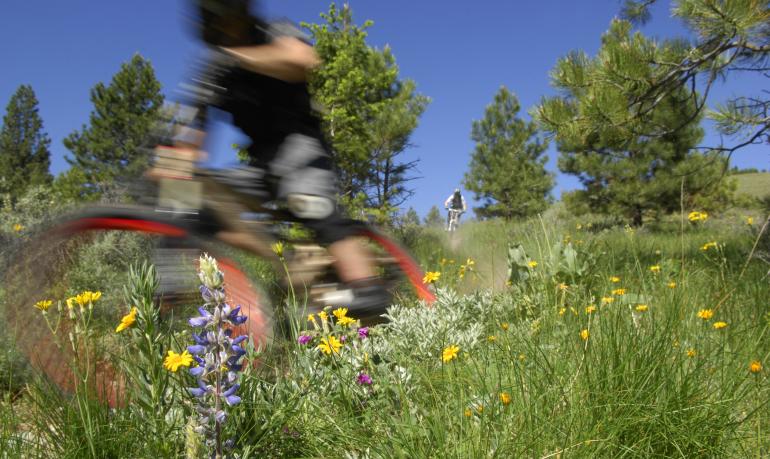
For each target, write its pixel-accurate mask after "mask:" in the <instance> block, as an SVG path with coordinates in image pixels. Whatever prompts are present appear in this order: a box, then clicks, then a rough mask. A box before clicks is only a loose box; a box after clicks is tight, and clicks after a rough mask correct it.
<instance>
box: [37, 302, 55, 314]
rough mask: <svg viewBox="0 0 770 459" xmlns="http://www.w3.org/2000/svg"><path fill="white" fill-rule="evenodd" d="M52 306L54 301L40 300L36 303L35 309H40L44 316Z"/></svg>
mask: <svg viewBox="0 0 770 459" xmlns="http://www.w3.org/2000/svg"><path fill="white" fill-rule="evenodd" d="M52 304H53V301H51V300H40V301H38V302H37V303H35V307H36V308H38V309H39V310H40V311H41V312H42V313H43V314H45V313H46V312H48V308H50V307H51V305H52Z"/></svg>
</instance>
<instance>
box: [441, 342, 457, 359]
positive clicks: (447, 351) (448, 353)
mask: <svg viewBox="0 0 770 459" xmlns="http://www.w3.org/2000/svg"><path fill="white" fill-rule="evenodd" d="M458 352H460V346H456V345H454V344H452V345H451V346H449V347H446V348H444V351H443V352H442V353H441V361H442V362H444V363H449V362H451V361H452V360H453V359H455V358H457V353H458Z"/></svg>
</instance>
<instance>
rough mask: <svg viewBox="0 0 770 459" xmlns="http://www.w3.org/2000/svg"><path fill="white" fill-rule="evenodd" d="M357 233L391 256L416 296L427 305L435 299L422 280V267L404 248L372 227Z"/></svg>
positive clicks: (363, 228) (364, 228)
mask: <svg viewBox="0 0 770 459" xmlns="http://www.w3.org/2000/svg"><path fill="white" fill-rule="evenodd" d="M359 235H360V236H361V237H363V238H365V239H368V240H369V241H371V242H373V243H374V244H376V245H377V246H379V247H380V248H382V250H384V251H385V253H387V254H388V255H389V256H390V257H392V259H393V260H394V261H395V264H396V265H397V266H398V268H399V270H400V271H401V272H402V273H403V275H404V277H405V278H406V280H407V281H408V282H409V284H410V285H411V286H412V288H413V289H414V291H415V293H416V294H417V297H418V298H420V299H421V300H423V301H425V302H426V303H427V304H428V305H430V304H432V303H433V302H434V301H436V295H434V294H433V292H432V291H431V290H430V288H429V287H428V286H427V285H426V284H425V283H423V281H422V279H423V276H424V275H425V274H424V273H423V272H422V269H420V265H418V264H417V262H416V261H414V259H413V258H412V256H411V255H409V252H407V251H406V249H404V248H403V247H401V245H400V244H398V243H397V242H396V241H394V240H393V239H391V238H389V237H388V236H386V235H385V234H383V233H382V232H381V231H378V230H376V229H375V228H372V227H362V228H361V229H360V230H359Z"/></svg>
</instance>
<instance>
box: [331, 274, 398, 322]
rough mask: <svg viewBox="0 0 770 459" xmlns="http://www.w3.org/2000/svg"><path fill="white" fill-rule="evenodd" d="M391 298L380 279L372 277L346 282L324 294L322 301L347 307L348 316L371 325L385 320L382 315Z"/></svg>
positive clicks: (333, 305) (335, 305)
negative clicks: (339, 287) (335, 289)
mask: <svg viewBox="0 0 770 459" xmlns="http://www.w3.org/2000/svg"><path fill="white" fill-rule="evenodd" d="M392 299H393V297H392V295H391V294H390V292H389V291H388V289H387V288H386V287H385V284H384V282H383V281H382V279H380V278H376V277H372V278H367V279H361V280H357V281H353V282H348V283H347V284H345V286H344V287H343V288H342V289H341V290H338V291H336V292H332V293H329V294H327V295H325V296H324V298H323V302H324V303H325V304H327V305H330V306H332V307H344V308H347V309H348V316H349V317H352V318H354V319H358V320H360V321H361V324H362V325H372V324H376V323H381V322H385V319H384V318H383V317H382V315H383V314H385V312H386V309H387V308H388V306H390V305H391V302H392Z"/></svg>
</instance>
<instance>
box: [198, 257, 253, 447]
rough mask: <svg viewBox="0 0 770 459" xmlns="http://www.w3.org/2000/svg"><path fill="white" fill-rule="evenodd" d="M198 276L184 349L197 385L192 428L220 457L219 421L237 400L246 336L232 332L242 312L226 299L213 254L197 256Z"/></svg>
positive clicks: (221, 443) (242, 319) (220, 421)
mask: <svg viewBox="0 0 770 459" xmlns="http://www.w3.org/2000/svg"><path fill="white" fill-rule="evenodd" d="M198 277H199V278H200V280H201V283H202V285H201V287H200V292H201V296H202V297H203V301H204V304H203V306H201V307H199V308H198V312H199V313H200V315H199V316H196V317H193V318H191V319H190V320H189V324H190V326H192V327H193V328H195V329H197V330H196V331H195V332H194V333H193V334H192V338H193V340H194V341H195V344H193V345H191V346H188V347H187V351H186V352H189V353H190V354H192V356H193V357H192V358H193V360H195V362H196V363H197V366H195V367H193V368H190V374H192V375H193V376H195V377H196V378H197V383H198V386H197V387H192V388H189V389H188V390H189V392H190V394H192V395H193V396H194V397H195V398H196V412H197V413H198V418H197V423H196V424H197V425H196V427H195V431H196V432H198V433H199V434H201V435H203V436H204V438H205V442H206V445H207V446H208V447H209V448H212V449H213V450H214V453H215V454H214V456H216V457H221V456H222V447H223V444H224V443H223V441H222V437H221V435H222V424H223V423H224V422H225V420H226V419H227V414H226V412H225V404H226V405H227V406H233V405H237V404H238V403H240V401H241V399H240V397H238V395H237V392H238V388H239V387H240V385H239V384H238V382H237V381H238V371H240V370H241V369H242V367H243V363H242V361H241V358H242V357H243V356H244V355H245V354H246V350H245V349H244V348H243V343H244V341H246V339H247V336H246V335H241V336H237V337H235V336H233V327H235V326H238V325H241V324H243V323H244V322H245V321H246V316H243V315H241V313H240V311H241V308H240V306H238V307H234V308H233V307H232V306H230V305H229V304H228V303H227V302H226V299H225V290H224V275H223V274H222V271H220V270H219V267H218V266H217V261H216V260H215V259H214V258H212V257H210V256H208V255H204V256H202V257H201V258H200V270H199V272H198Z"/></svg>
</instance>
